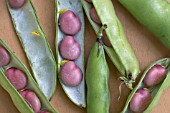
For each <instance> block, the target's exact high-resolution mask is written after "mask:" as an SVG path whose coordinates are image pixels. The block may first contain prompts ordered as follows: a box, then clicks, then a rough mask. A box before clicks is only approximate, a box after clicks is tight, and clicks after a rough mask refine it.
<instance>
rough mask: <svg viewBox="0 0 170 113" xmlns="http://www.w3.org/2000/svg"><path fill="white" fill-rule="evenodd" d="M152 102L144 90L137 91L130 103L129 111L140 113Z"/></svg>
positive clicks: (147, 92) (149, 95)
mask: <svg viewBox="0 0 170 113" xmlns="http://www.w3.org/2000/svg"><path fill="white" fill-rule="evenodd" d="M151 100H152V97H151V94H150V92H149V91H148V90H146V89H139V90H137V92H136V93H135V94H134V95H133V97H132V100H131V101H130V109H131V111H133V112H135V113H142V112H143V111H144V110H145V109H146V108H147V107H148V105H149V104H150V102H151Z"/></svg>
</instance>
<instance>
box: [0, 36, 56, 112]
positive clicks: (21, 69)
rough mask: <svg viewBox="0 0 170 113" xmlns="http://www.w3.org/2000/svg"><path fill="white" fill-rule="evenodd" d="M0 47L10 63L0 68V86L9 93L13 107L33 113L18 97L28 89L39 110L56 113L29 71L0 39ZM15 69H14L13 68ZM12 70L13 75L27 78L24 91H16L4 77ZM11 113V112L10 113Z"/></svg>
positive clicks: (20, 97)
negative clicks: (37, 103)
mask: <svg viewBox="0 0 170 113" xmlns="http://www.w3.org/2000/svg"><path fill="white" fill-rule="evenodd" d="M0 45H2V46H3V47H4V48H5V49H6V50H7V52H8V53H9V55H10V58H11V60H10V62H9V64H8V65H6V66H0V85H1V86H2V87H3V88H4V89H5V90H6V91H7V92H8V93H9V95H10V97H11V99H12V101H13V103H14V105H15V106H16V108H17V109H18V110H19V112H21V113H34V111H33V110H32V109H31V107H30V106H29V105H28V104H27V102H26V101H25V100H24V99H23V98H22V96H21V95H20V93H19V92H20V91H22V90H24V89H29V90H31V91H33V92H34V93H35V94H36V95H37V97H38V98H39V100H40V101H41V105H42V106H41V108H42V109H46V110H47V111H50V113H57V111H56V110H55V109H54V108H53V107H52V106H51V104H50V103H49V101H48V99H47V98H46V97H45V95H44V94H43V92H42V91H41V90H40V88H39V87H38V86H37V83H36V82H35V80H34V79H33V77H32V75H31V74H30V72H29V70H28V69H27V68H26V66H25V65H24V64H23V63H22V62H21V61H20V60H19V59H18V58H17V57H16V56H15V54H14V53H13V51H12V50H11V49H10V48H9V47H8V46H7V44H6V43H5V42H4V41H2V40H1V39H0ZM13 67H15V68H13ZM11 68H12V73H13V72H15V74H23V73H24V74H23V75H25V76H26V78H27V84H26V87H25V88H24V89H21V90H16V88H15V87H14V86H13V85H12V84H11V83H10V81H9V80H8V78H7V77H6V75H5V72H6V71H9V69H11ZM11 112H12V111H11Z"/></svg>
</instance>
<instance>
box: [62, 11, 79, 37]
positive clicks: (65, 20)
mask: <svg viewBox="0 0 170 113" xmlns="http://www.w3.org/2000/svg"><path fill="white" fill-rule="evenodd" d="M59 26H60V29H61V31H62V32H64V33H65V34H68V35H75V34H76V33H78V32H79V31H80V28H81V23H80V20H79V18H78V17H77V15H76V14H74V12H72V11H70V10H67V11H66V12H64V13H62V14H61V15H60V18H59Z"/></svg>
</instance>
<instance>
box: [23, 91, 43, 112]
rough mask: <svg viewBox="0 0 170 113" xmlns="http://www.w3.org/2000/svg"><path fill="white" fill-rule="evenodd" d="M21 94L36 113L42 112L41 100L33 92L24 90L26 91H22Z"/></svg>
mask: <svg viewBox="0 0 170 113" xmlns="http://www.w3.org/2000/svg"><path fill="white" fill-rule="evenodd" d="M20 94H21V96H22V97H23V98H24V100H25V101H26V102H27V103H28V105H29V106H30V108H31V109H33V111H34V112H35V113H37V112H39V111H40V108H41V103H40V100H39V98H38V97H37V95H36V94H35V93H34V92H33V91H31V90H24V91H21V92H20Z"/></svg>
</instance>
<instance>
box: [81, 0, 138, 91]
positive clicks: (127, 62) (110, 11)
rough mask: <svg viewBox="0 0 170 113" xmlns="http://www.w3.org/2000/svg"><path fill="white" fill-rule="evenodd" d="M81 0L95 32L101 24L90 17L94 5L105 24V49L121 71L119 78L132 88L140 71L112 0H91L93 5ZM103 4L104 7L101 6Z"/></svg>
mask: <svg viewBox="0 0 170 113" xmlns="http://www.w3.org/2000/svg"><path fill="white" fill-rule="evenodd" d="M81 2H82V5H83V7H84V10H85V12H86V15H87V17H88V19H89V21H90V23H91V25H92V27H93V28H94V30H95V32H96V34H97V33H98V31H99V29H100V27H101V25H98V24H96V23H95V22H93V20H92V19H91V17H90V13H89V12H90V9H91V7H93V6H94V7H95V9H96V12H97V14H98V16H99V18H100V20H101V22H102V25H107V29H106V30H105V32H106V35H107V37H108V39H109V41H110V43H111V47H110V49H108V48H107V47H105V48H106V49H105V51H106V53H107V54H108V56H109V57H110V59H111V61H112V62H113V64H114V65H115V66H116V68H117V69H118V70H119V72H120V73H121V75H122V76H121V77H120V79H121V80H123V81H124V82H125V84H126V85H127V87H128V88H129V89H133V88H132V84H133V83H134V82H135V79H136V77H137V76H138V74H139V72H140V67H139V63H138V60H137V58H136V56H135V54H134V51H133V50H132V47H131V46H130V44H129V43H128V41H127V39H126V36H125V33H124V30H123V27H122V25H121V23H120V21H119V19H118V18H117V16H116V13H115V10H114V6H113V4H112V1H111V0H100V1H99V0H92V3H93V6H92V4H90V3H88V2H86V1H84V0H81ZM103 6H105V7H104V8H103Z"/></svg>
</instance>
